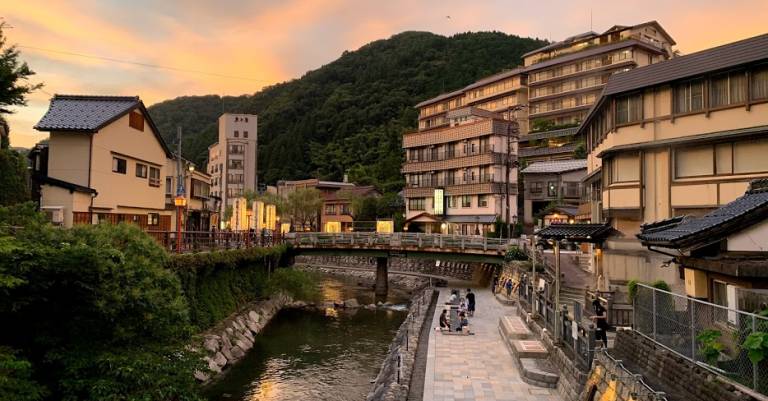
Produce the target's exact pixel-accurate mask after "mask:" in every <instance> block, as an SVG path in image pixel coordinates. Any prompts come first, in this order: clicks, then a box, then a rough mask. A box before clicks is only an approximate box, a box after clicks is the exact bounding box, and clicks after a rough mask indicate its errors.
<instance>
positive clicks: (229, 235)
mask: <svg viewBox="0 0 768 401" xmlns="http://www.w3.org/2000/svg"><path fill="white" fill-rule="evenodd" d="M147 234H149V235H150V236H151V237H153V238H154V239H156V240H157V242H159V243H160V244H161V245H162V246H163V247H164V248H165V249H167V250H168V251H170V252H178V249H179V248H178V247H177V243H178V242H177V239H179V238H180V241H181V252H183V253H187V252H205V251H218V250H225V249H243V248H251V247H270V246H274V245H279V244H282V243H283V238H282V237H281V236H280V235H278V234H264V235H262V234H261V233H257V232H250V231H182V232H181V236H179V235H178V233H177V232H176V231H152V230H149V231H147Z"/></svg>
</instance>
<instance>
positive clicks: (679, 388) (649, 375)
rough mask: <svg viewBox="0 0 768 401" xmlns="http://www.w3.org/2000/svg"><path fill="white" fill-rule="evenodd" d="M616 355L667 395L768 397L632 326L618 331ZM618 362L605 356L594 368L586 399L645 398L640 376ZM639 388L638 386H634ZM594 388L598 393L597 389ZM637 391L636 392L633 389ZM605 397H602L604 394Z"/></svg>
mask: <svg viewBox="0 0 768 401" xmlns="http://www.w3.org/2000/svg"><path fill="white" fill-rule="evenodd" d="M610 353H611V355H612V356H613V358H615V359H617V360H621V361H624V364H625V365H626V366H627V368H628V369H629V370H630V371H631V372H632V373H633V374H634V373H639V374H641V375H642V376H641V377H642V378H643V380H645V382H647V383H648V384H649V385H650V386H651V387H653V390H654V391H666V392H667V393H668V394H667V399H668V400H670V401H675V400H681V401H682V400H686V401H687V400H699V401H757V400H766V399H768V397H765V396H763V395H759V394H756V393H754V392H752V390H750V389H747V388H745V387H742V386H740V385H736V384H735V383H733V382H730V381H728V380H726V379H725V378H723V377H721V376H718V375H716V374H714V373H712V372H710V371H709V370H707V369H704V368H703V367H701V366H698V365H696V364H694V363H693V362H691V361H690V360H688V359H685V358H683V357H682V356H680V355H678V354H676V353H674V352H671V351H669V350H668V349H666V348H664V347H662V346H660V345H658V344H656V343H654V342H653V341H652V340H650V339H648V338H646V337H643V336H642V335H640V334H638V333H637V332H635V331H632V330H621V331H618V332H617V333H616V345H615V346H614V349H613V350H612V351H610ZM615 365H616V363H611V361H610V358H608V357H607V356H604V355H603V356H601V357H600V358H599V359H596V363H595V364H594V366H593V369H592V371H591V372H590V377H589V381H588V383H587V385H586V386H585V388H584V392H583V394H582V398H581V399H582V400H585V401H589V400H590V397H592V396H595V398H594V399H600V400H609V401H612V400H619V401H623V400H629V399H634V400H644V399H650V398H649V397H644V398H641V396H642V395H643V391H641V392H639V393H638V390H636V389H637V388H638V387H637V386H635V387H633V385H636V381H637V379H638V378H637V377H634V376H632V375H628V374H627V373H626V372H625V373H623V374H619V373H616V372H615V371H617V368H616V366H615ZM633 389H635V390H633ZM593 392H594V393H593ZM633 392H634V393H636V394H635V396H633V394H632V393H633ZM601 397H602V398H601Z"/></svg>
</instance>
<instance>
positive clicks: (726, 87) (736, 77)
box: [709, 71, 747, 108]
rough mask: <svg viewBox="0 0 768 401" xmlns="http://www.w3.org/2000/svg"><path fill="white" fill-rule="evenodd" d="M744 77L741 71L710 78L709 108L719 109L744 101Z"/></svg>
mask: <svg viewBox="0 0 768 401" xmlns="http://www.w3.org/2000/svg"><path fill="white" fill-rule="evenodd" d="M746 81H747V80H746V76H745V75H744V72H743V71H739V72H730V73H725V74H720V75H716V76H714V77H712V79H711V81H710V84H709V106H710V107H713V108H714V107H721V106H727V105H729V104H738V103H743V102H744V101H745V100H746V96H745V94H746V93H745V92H746V86H747V85H746Z"/></svg>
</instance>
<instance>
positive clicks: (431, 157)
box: [406, 145, 494, 163]
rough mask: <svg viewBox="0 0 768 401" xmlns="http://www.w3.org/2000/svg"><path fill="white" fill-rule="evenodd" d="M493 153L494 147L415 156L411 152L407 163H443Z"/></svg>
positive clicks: (439, 151)
mask: <svg viewBox="0 0 768 401" xmlns="http://www.w3.org/2000/svg"><path fill="white" fill-rule="evenodd" d="M493 152H494V146H493V145H487V146H478V147H467V149H466V150H465V149H454V150H437V151H425V152H423V153H421V154H419V153H416V154H414V155H411V154H410V152H409V154H408V158H407V160H406V161H407V162H408V163H419V162H435V161H442V160H451V159H458V158H460V157H467V156H476V155H485V154H490V153H493Z"/></svg>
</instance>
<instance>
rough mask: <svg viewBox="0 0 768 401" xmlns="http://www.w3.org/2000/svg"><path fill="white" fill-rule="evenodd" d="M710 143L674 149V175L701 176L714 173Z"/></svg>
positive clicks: (679, 176)
mask: <svg viewBox="0 0 768 401" xmlns="http://www.w3.org/2000/svg"><path fill="white" fill-rule="evenodd" d="M712 156H713V155H712V145H705V146H696V147H691V148H687V149H678V150H676V151H675V177H677V178H683V177H701V176H708V175H712V174H714V170H713V169H714V163H713V162H712Z"/></svg>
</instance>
